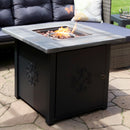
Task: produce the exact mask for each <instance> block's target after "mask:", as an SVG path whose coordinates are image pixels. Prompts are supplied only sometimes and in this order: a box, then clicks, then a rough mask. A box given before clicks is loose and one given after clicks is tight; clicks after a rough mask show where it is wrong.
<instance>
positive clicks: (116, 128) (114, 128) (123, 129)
mask: <svg viewBox="0 0 130 130" xmlns="http://www.w3.org/2000/svg"><path fill="white" fill-rule="evenodd" d="M90 130H91V129H90ZM92 130H130V129H129V128H127V127H125V126H122V125H119V126H109V127H106V128H100V129H92Z"/></svg>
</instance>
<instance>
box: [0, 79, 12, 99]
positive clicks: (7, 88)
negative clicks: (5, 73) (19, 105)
mask: <svg viewBox="0 0 130 130" xmlns="http://www.w3.org/2000/svg"><path fill="white" fill-rule="evenodd" d="M13 86H14V80H7V81H6V82H5V83H4V84H3V86H2V88H1V90H0V92H1V93H2V94H4V95H7V96H12V97H13V96H14V87H13Z"/></svg>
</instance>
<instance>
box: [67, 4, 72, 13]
mask: <svg viewBox="0 0 130 130" xmlns="http://www.w3.org/2000/svg"><path fill="white" fill-rule="evenodd" d="M65 10H66V11H67V13H68V14H70V13H71V12H73V6H72V5H71V6H70V7H69V8H67V7H66V8H65Z"/></svg>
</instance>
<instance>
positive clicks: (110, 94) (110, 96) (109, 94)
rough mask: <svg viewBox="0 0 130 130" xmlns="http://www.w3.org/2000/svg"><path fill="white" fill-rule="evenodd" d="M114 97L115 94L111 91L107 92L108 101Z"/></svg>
mask: <svg viewBox="0 0 130 130" xmlns="http://www.w3.org/2000/svg"><path fill="white" fill-rule="evenodd" d="M114 98H115V96H114V95H113V94H112V93H111V92H109V93H108V102H111V101H112V100H113V99H114Z"/></svg>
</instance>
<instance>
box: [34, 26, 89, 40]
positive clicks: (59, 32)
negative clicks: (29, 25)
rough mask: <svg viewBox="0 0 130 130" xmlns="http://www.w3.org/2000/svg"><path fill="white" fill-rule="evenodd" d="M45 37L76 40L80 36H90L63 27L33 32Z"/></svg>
mask: <svg viewBox="0 0 130 130" xmlns="http://www.w3.org/2000/svg"><path fill="white" fill-rule="evenodd" d="M33 31H35V32H37V33H39V34H41V35H43V36H45V37H49V38H53V39H56V40H58V39H68V38H76V37H80V36H87V35H90V34H88V33H83V32H81V31H77V30H76V29H75V26H74V28H71V27H68V26H63V27H55V28H47V29H37V30H33Z"/></svg>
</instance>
